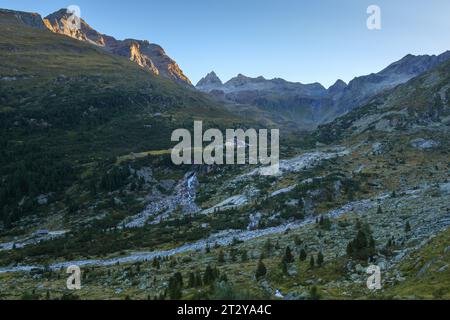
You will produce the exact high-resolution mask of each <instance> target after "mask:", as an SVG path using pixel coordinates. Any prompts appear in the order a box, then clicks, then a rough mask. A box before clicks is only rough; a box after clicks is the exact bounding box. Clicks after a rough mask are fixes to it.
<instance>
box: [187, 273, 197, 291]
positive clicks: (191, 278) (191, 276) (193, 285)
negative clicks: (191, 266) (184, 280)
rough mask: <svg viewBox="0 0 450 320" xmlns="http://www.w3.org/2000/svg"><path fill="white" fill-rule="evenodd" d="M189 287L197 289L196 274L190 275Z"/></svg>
mask: <svg viewBox="0 0 450 320" xmlns="http://www.w3.org/2000/svg"><path fill="white" fill-rule="evenodd" d="M188 287H189V288H194V287H196V282H195V274H194V273H193V272H190V273H189V280H188Z"/></svg>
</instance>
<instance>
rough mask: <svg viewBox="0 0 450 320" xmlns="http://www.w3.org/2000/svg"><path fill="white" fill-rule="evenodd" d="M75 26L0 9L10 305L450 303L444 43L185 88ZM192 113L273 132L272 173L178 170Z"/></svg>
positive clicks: (160, 54)
mask: <svg viewBox="0 0 450 320" xmlns="http://www.w3.org/2000/svg"><path fill="white" fill-rule="evenodd" d="M68 20H69V16H68V14H67V10H66V9H61V10H59V11H56V12H55V13H53V14H50V15H48V16H47V17H45V18H42V17H41V16H40V15H39V14H36V13H27V12H18V11H12V10H6V9H0V299H43V300H44V299H47V300H51V299H55V300H56V299H102V300H103V299H186V300H189V299H285V300H294V299H450V272H449V264H450V229H449V226H450V181H449V174H450V161H449V159H450V157H449V155H450V135H449V132H450V130H449V126H450V52H449V51H447V52H444V53H436V55H433V56H428V55H421V56H414V55H407V56H405V57H404V58H402V59H401V60H399V61H396V62H393V63H392V64H391V65H389V66H386V68H385V69H383V70H381V71H379V72H377V73H373V74H370V75H365V76H360V77H357V78H355V79H353V80H352V81H350V82H349V83H348V84H347V83H345V82H343V81H342V80H337V81H336V83H335V84H334V85H332V86H331V87H329V88H328V89H326V88H324V87H323V86H322V85H321V84H319V83H313V84H302V83H294V82H289V81H286V80H283V79H271V80H268V79H265V78H263V77H258V78H249V77H246V76H244V75H242V74H239V75H238V76H236V77H235V78H232V79H231V80H229V81H227V82H225V83H223V82H222V81H221V80H220V79H219V78H218V76H217V75H216V74H215V73H214V72H211V73H209V74H208V75H207V76H205V77H204V78H203V79H201V80H200V81H199V82H198V84H197V85H196V86H193V85H192V84H191V81H190V80H189V79H188V77H187V76H186V75H185V74H184V73H183V71H182V70H181V68H180V67H179V66H178V64H177V63H176V62H175V61H174V60H173V59H172V58H170V57H169V56H168V55H167V54H166V52H165V51H164V49H163V48H162V47H161V46H159V45H156V44H153V43H150V42H149V41H146V40H135V39H126V40H117V39H115V38H114V37H112V36H108V35H105V34H102V33H100V32H98V31H96V30H95V29H93V28H92V27H91V26H89V25H88V23H87V22H86V21H84V20H81V28H80V29H78V30H76V31H73V29H72V28H71V27H70V26H69V22H68ZM374 71H376V70H374ZM194 120H201V121H203V125H204V128H205V129H207V128H219V129H223V130H225V129H226V128H243V129H247V128H279V129H280V156H281V161H280V172H279V173H278V175H275V176H264V175H261V174H260V172H261V171H260V170H259V169H260V168H259V167H255V166H253V165H240V166H226V165H225V166H221V165H193V166H190V165H182V166H176V165H174V164H173V163H172V161H171V155H170V153H171V148H172V147H173V145H174V143H173V142H171V133H172V132H173V130H175V129H177V128H190V129H192V128H193V123H194ZM72 265H77V266H79V267H80V269H81V290H77V291H71V290H68V289H67V287H66V280H67V277H68V275H67V274H66V270H67V267H69V266H72ZM369 265H376V266H378V267H379V268H380V270H381V285H382V286H381V289H380V290H369V289H368V287H367V278H368V276H369V275H368V274H367V272H366V270H367V267H368V266H369Z"/></svg>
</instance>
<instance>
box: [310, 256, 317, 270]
mask: <svg viewBox="0 0 450 320" xmlns="http://www.w3.org/2000/svg"><path fill="white" fill-rule="evenodd" d="M315 264H316V263H315V261H314V256H313V255H311V258H310V259H309V266H310V268H311V269H313V268H314V265H315Z"/></svg>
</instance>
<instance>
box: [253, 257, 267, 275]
mask: <svg viewBox="0 0 450 320" xmlns="http://www.w3.org/2000/svg"><path fill="white" fill-rule="evenodd" d="M266 273H267V269H266V266H265V265H264V262H263V261H262V259H259V261H258V266H257V267H256V273H255V276H256V280H259V279H261V278H263V277H264V276H265V275H266Z"/></svg>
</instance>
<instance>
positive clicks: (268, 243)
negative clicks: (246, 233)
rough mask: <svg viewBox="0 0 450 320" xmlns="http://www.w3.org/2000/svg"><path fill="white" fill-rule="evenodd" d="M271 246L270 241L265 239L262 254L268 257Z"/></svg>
mask: <svg viewBox="0 0 450 320" xmlns="http://www.w3.org/2000/svg"><path fill="white" fill-rule="evenodd" d="M272 250H273V245H272V241H270V239H267V241H266V242H265V243H264V253H265V254H266V255H267V256H269V255H270V254H271V253H272Z"/></svg>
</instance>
